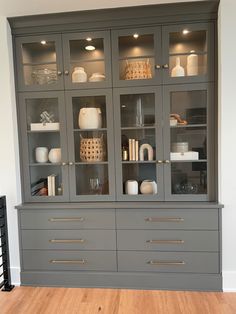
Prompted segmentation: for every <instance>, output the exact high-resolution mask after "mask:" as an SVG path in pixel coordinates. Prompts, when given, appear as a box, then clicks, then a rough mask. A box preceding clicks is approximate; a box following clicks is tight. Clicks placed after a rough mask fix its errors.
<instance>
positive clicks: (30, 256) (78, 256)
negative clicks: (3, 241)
mask: <svg viewBox="0 0 236 314" xmlns="http://www.w3.org/2000/svg"><path fill="white" fill-rule="evenodd" d="M23 268H24V270H81V271H90V270H97V271H98V270H100V271H117V266H116V252H115V251H40V250H23Z"/></svg>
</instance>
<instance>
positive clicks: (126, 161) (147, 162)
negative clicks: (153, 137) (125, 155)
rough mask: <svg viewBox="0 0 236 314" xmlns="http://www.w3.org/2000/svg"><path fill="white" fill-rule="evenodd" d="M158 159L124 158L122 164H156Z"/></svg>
mask: <svg viewBox="0 0 236 314" xmlns="http://www.w3.org/2000/svg"><path fill="white" fill-rule="evenodd" d="M155 163H156V160H122V164H155Z"/></svg>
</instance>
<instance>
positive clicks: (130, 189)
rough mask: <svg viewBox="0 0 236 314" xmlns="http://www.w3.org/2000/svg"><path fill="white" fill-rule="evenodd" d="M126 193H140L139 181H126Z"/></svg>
mask: <svg viewBox="0 0 236 314" xmlns="http://www.w3.org/2000/svg"><path fill="white" fill-rule="evenodd" d="M125 193H126V194H129V195H137V194H138V182H137V181H136V180H128V181H126V182H125Z"/></svg>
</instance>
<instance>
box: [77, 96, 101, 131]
mask: <svg viewBox="0 0 236 314" xmlns="http://www.w3.org/2000/svg"><path fill="white" fill-rule="evenodd" d="M72 104H73V128H74V129H78V128H79V129H82V130H84V129H100V128H106V127H107V120H106V96H81V97H73V98H72Z"/></svg>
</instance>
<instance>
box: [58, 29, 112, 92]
mask: <svg viewBox="0 0 236 314" xmlns="http://www.w3.org/2000/svg"><path fill="white" fill-rule="evenodd" d="M63 49H64V65H65V71H64V74H65V84H66V87H67V88H70V89H73V88H74V89H84V88H103V87H111V48H110V33H109V32H107V31H101V32H91V33H90V32H86V33H74V34H65V35H63Z"/></svg>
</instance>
